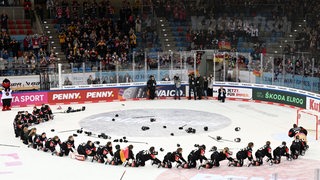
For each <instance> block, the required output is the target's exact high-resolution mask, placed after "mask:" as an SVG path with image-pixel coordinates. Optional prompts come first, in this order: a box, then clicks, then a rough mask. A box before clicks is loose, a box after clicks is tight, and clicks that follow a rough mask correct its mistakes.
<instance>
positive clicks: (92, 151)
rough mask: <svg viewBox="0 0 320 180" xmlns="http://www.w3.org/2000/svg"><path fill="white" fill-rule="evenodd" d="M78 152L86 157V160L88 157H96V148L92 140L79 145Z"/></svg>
mask: <svg viewBox="0 0 320 180" xmlns="http://www.w3.org/2000/svg"><path fill="white" fill-rule="evenodd" d="M77 151H78V154H80V155H84V157H85V159H87V157H88V156H91V157H94V156H95V155H96V147H95V145H94V144H93V142H92V141H90V140H89V141H88V142H87V143H82V144H79V146H78V148H77Z"/></svg>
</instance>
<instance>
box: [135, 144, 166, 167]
mask: <svg viewBox="0 0 320 180" xmlns="http://www.w3.org/2000/svg"><path fill="white" fill-rule="evenodd" d="M156 155H158V152H157V151H155V149H154V147H153V146H152V147H150V148H149V150H144V151H140V152H138V153H137V155H136V166H137V167H139V166H145V164H146V161H148V160H152V165H154V164H156V165H158V167H161V161H160V160H159V159H158V158H157V157H156Z"/></svg>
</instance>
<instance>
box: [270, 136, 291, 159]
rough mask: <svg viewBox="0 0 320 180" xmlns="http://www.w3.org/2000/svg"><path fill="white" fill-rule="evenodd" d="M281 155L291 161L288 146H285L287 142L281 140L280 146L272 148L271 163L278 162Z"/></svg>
mask: <svg viewBox="0 0 320 180" xmlns="http://www.w3.org/2000/svg"><path fill="white" fill-rule="evenodd" d="M282 156H286V157H287V160H289V161H291V157H290V154H289V148H288V147H287V143H286V142H285V141H283V142H282V143H281V145H280V146H278V147H277V148H276V149H275V150H273V163H274V164H279V163H280V162H281V157H282Z"/></svg>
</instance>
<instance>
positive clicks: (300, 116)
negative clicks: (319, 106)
mask: <svg viewBox="0 0 320 180" xmlns="http://www.w3.org/2000/svg"><path fill="white" fill-rule="evenodd" d="M296 123H297V125H298V126H301V127H303V128H305V129H306V130H307V131H308V137H311V138H315V139H316V140H318V139H319V124H320V120H319V116H318V112H316V111H312V110H306V109H298V110H297V122H296Z"/></svg>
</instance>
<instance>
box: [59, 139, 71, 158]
mask: <svg viewBox="0 0 320 180" xmlns="http://www.w3.org/2000/svg"><path fill="white" fill-rule="evenodd" d="M70 152H72V153H74V152H75V146H74V138H73V136H69V137H68V140H66V141H64V142H63V143H62V144H61V146H60V153H59V155H60V156H64V155H65V156H69V153H70Z"/></svg>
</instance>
